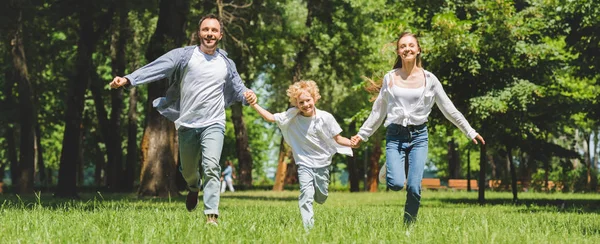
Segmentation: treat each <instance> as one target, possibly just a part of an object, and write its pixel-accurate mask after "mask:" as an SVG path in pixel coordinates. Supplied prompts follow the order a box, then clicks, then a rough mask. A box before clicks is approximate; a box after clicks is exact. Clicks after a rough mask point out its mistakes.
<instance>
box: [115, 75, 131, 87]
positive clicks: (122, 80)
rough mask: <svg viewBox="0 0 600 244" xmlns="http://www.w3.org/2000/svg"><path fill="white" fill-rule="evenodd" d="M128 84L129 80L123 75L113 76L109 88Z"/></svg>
mask: <svg viewBox="0 0 600 244" xmlns="http://www.w3.org/2000/svg"><path fill="white" fill-rule="evenodd" d="M127 84H129V80H128V79H127V78H124V77H119V76H117V77H115V78H114V79H113V80H112V82H110V88H119V87H122V86H125V85H127Z"/></svg>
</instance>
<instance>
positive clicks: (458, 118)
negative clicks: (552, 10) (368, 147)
mask: <svg viewBox="0 0 600 244" xmlns="http://www.w3.org/2000/svg"><path fill="white" fill-rule="evenodd" d="M396 45H397V49H396V52H397V54H398V56H397V58H396V63H395V64H394V67H393V70H391V71H389V72H388V73H387V74H386V75H385V76H384V78H383V84H382V85H381V86H380V87H379V88H380V90H379V95H378V96H377V99H376V100H375V102H374V103H373V109H372V111H371V114H370V115H369V117H368V118H367V120H366V121H365V122H364V124H363V125H362V127H361V128H360V130H359V132H358V134H357V135H355V136H353V137H352V138H351V140H352V145H353V146H354V147H356V146H358V145H359V144H360V142H361V141H367V140H368V138H369V137H370V136H371V135H373V133H375V131H376V130H377V128H379V126H381V123H383V122H384V120H385V123H384V126H385V127H387V131H386V149H385V150H386V165H385V166H386V167H387V170H386V175H387V176H386V182H387V183H386V184H387V186H388V187H389V189H391V190H393V191H399V190H401V189H402V188H403V187H404V183H406V191H407V198H406V205H405V210H404V222H405V223H406V224H410V223H412V222H414V221H415V220H416V218H417V213H418V211H419V206H420V204H421V180H422V179H423V171H424V169H425V162H426V161H427V146H428V145H427V144H428V141H429V139H428V135H427V118H428V117H429V113H430V112H431V108H432V107H433V104H434V103H435V104H437V106H438V108H440V110H441V111H442V113H443V114H444V116H446V118H447V119H448V120H450V121H451V122H452V123H453V124H454V125H456V126H457V127H458V128H459V129H460V130H461V131H462V132H463V133H464V134H466V135H467V136H468V137H469V138H471V139H472V140H473V143H475V144H477V141H480V142H481V143H483V144H485V141H484V140H483V138H482V137H481V136H480V135H479V134H478V133H477V132H476V131H475V130H474V129H473V128H471V126H470V125H469V123H468V122H467V120H466V119H465V117H464V116H463V115H462V114H461V113H460V112H459V111H458V110H457V109H456V107H454V105H453V104H452V102H451V101H450V99H449V98H448V96H447V95H446V93H445V92H444V89H443V88H442V84H441V83H440V81H439V80H438V79H437V77H435V75H433V74H432V73H431V72H429V71H427V70H424V69H423V68H422V67H421V46H420V45H419V40H418V39H417V37H416V36H415V35H414V34H411V33H408V32H405V33H402V34H401V35H400V38H398V41H397V42H396ZM374 85H375V84H374ZM405 164H408V175H407V174H406V173H405V169H404V167H405ZM406 177H408V178H406Z"/></svg>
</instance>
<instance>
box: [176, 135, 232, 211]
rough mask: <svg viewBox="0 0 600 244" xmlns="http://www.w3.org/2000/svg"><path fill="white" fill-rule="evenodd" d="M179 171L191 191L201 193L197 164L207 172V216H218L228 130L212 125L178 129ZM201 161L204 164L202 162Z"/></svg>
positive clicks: (205, 185)
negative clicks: (224, 149)
mask: <svg viewBox="0 0 600 244" xmlns="http://www.w3.org/2000/svg"><path fill="white" fill-rule="evenodd" d="M177 133H178V136H179V155H180V157H181V164H180V165H179V167H180V168H179V170H180V171H181V174H182V175H183V178H184V179H185V181H186V182H187V185H188V188H189V189H190V191H193V192H198V191H200V184H201V182H202V181H201V180H200V173H199V170H198V163H199V162H202V169H203V170H204V194H203V200H204V214H216V215H218V214H219V198H220V193H221V192H220V190H221V189H220V188H221V181H220V176H221V166H220V165H219V160H220V159H221V151H222V150H223V140H224V138H225V127H223V125H220V124H212V125H209V126H207V127H203V128H187V127H183V126H182V127H179V130H177ZM201 159H202V160H201Z"/></svg>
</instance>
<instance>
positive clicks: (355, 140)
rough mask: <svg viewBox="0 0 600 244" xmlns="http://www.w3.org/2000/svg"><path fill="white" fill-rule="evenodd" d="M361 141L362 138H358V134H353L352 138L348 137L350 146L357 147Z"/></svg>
mask: <svg viewBox="0 0 600 244" xmlns="http://www.w3.org/2000/svg"><path fill="white" fill-rule="evenodd" d="M361 142H362V139H360V137H359V136H358V135H355V136H353V137H352V138H350V144H351V145H352V148H358V147H359V146H360V143H361Z"/></svg>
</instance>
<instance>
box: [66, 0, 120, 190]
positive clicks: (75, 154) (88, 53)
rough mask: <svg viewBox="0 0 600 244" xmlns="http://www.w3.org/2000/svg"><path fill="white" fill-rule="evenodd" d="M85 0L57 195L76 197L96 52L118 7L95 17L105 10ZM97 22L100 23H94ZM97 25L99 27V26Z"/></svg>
mask: <svg viewBox="0 0 600 244" xmlns="http://www.w3.org/2000/svg"><path fill="white" fill-rule="evenodd" d="M87 4H89V3H87V2H85V3H82V5H80V6H77V9H78V10H79V11H78V13H77V14H78V16H77V18H78V19H79V33H78V34H79V40H78V43H77V58H76V66H75V67H76V70H77V72H76V75H75V77H74V78H73V79H71V82H70V83H71V84H70V85H69V88H68V92H67V102H66V104H67V111H66V112H65V132H64V137H63V142H62V145H63V146H62V152H61V155H60V168H59V171H58V184H57V187H56V193H55V196H57V197H67V198H76V197H78V194H77V185H76V183H77V172H76V170H77V168H78V167H80V166H81V167H82V163H83V162H82V159H81V157H80V155H83V148H82V145H81V140H82V139H81V135H82V121H83V109H84V100H85V91H86V89H87V86H88V85H89V83H90V79H91V75H92V74H95V72H96V71H95V68H94V66H93V63H92V55H93V53H94V50H95V46H96V43H97V42H98V40H99V37H100V35H101V34H104V32H105V31H106V29H108V26H109V25H110V17H111V16H112V14H113V11H114V8H113V7H114V6H112V5H111V6H109V9H108V10H107V11H105V12H103V13H102V14H101V16H100V17H98V19H95V16H94V15H95V14H94V11H101V10H98V9H95V8H94V7H92V6H89V5H87ZM94 22H96V23H94ZM95 27H96V28H95Z"/></svg>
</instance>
